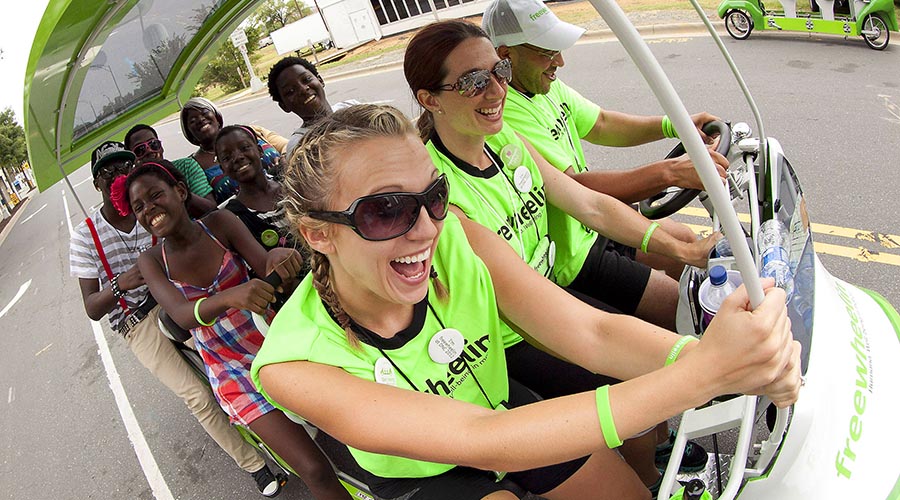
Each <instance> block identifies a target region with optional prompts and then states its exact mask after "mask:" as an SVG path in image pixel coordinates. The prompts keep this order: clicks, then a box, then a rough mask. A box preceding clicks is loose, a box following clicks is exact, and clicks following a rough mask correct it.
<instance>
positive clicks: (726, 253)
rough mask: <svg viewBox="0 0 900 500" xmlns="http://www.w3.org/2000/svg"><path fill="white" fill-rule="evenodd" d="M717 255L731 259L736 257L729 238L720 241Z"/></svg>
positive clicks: (717, 244) (717, 246)
mask: <svg viewBox="0 0 900 500" xmlns="http://www.w3.org/2000/svg"><path fill="white" fill-rule="evenodd" d="M716 255H717V256H718V257H731V256H733V255H734V252H733V251H732V250H731V243H729V242H728V238H719V241H717V242H716Z"/></svg>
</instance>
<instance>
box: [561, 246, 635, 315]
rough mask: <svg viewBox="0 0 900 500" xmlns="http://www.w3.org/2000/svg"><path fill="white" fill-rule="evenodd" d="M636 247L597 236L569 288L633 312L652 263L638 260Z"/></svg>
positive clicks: (627, 312)
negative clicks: (647, 263)
mask: <svg viewBox="0 0 900 500" xmlns="http://www.w3.org/2000/svg"><path fill="white" fill-rule="evenodd" d="M636 255H637V250H636V249H634V248H631V247H628V246H625V245H622V244H620V243H616V242H614V241H611V240H605V239H604V238H602V237H601V238H597V241H596V242H595V243H594V246H592V247H591V250H590V252H588V256H587V258H586V259H584V264H583V265H582V266H581V271H579V272H578V276H576V277H575V279H574V280H572V283H570V284H569V286H568V287H567V288H571V289H572V290H575V291H577V292H581V293H583V294H585V295H588V296H590V297H592V298H594V299H597V300H599V301H601V302H603V303H605V304H608V305H610V306H612V307H614V308H615V309H618V310H619V311H621V312H623V313H625V314H634V313H635V311H637V307H638V304H640V302H641V297H643V296H644V290H646V289H647V283H648V282H649V281H650V271H651V269H650V267H649V266H647V265H645V264H641V263H640V262H638V261H636V260H635V256H636Z"/></svg>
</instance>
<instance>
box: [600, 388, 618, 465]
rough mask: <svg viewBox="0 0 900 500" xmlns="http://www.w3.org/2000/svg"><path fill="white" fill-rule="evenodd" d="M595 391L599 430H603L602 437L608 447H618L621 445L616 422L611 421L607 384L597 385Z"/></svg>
mask: <svg viewBox="0 0 900 500" xmlns="http://www.w3.org/2000/svg"><path fill="white" fill-rule="evenodd" d="M595 392H596V395H597V416H598V417H599V418H600V431H602V432H603V439H605V440H606V446H608V447H609V449H613V448H618V447H619V446H622V440H621V439H619V433H618V431H616V423H615V422H613V415H612V408H611V407H610V406H609V386H608V385H604V386H602V387H598V388H597V390H596V391H595Z"/></svg>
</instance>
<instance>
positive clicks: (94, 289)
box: [78, 266, 144, 321]
mask: <svg viewBox="0 0 900 500" xmlns="http://www.w3.org/2000/svg"><path fill="white" fill-rule="evenodd" d="M143 284H144V277H143V275H141V271H140V269H138V266H133V267H132V268H131V269H129V270H128V271H125V272H124V273H121V274H120V275H119V289H120V290H122V291H128V290H134V289H135V288H139V287H141V286H142V285H143ZM78 286H79V288H80V289H81V300H82V302H84V311H85V312H86V313H87V315H88V317H89V318H91V319H92V320H94V321H99V320H100V319H101V318H103V317H104V316H106V315H107V314H109V312H110V311H112V310H113V308H115V307H116V304H117V303H118V301H119V299H117V298H116V296H115V295H113V292H112V287H109V286H108V287H106V288H103V289H102V290H101V289H100V280H97V279H93V278H78Z"/></svg>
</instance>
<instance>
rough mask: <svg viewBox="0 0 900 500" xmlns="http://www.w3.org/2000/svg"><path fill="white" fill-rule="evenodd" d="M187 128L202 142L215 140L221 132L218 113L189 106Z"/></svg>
mask: <svg viewBox="0 0 900 500" xmlns="http://www.w3.org/2000/svg"><path fill="white" fill-rule="evenodd" d="M186 116H187V128H188V130H189V131H190V132H191V134H193V135H194V137H196V138H197V140H199V141H200V142H202V143H207V142H211V141H213V140H215V138H216V134H218V133H219V122H218V121H217V120H216V115H215V113H213V112H212V111H210V110H208V109H197V108H188V110H187V113H186Z"/></svg>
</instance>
